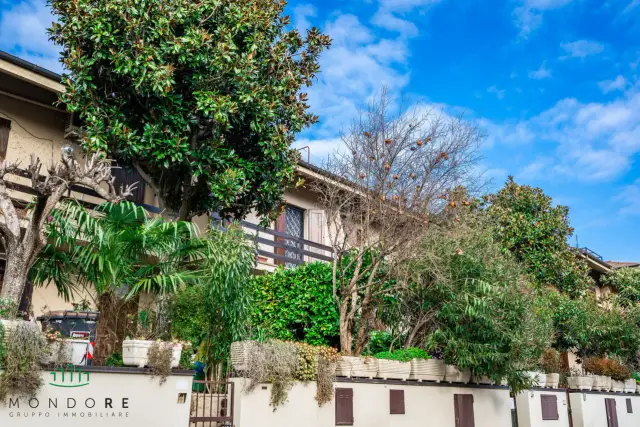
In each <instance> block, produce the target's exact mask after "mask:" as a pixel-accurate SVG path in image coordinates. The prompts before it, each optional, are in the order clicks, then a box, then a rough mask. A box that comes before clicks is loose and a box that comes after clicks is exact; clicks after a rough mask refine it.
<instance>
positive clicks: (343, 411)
mask: <svg viewBox="0 0 640 427" xmlns="http://www.w3.org/2000/svg"><path fill="white" fill-rule="evenodd" d="M336 425H337V426H352V425H353V389H352V388H337V389H336Z"/></svg>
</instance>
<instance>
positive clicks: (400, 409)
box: [389, 390, 404, 415]
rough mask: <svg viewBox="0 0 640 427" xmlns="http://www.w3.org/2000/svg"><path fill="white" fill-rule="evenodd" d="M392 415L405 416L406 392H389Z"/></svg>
mask: <svg viewBox="0 0 640 427" xmlns="http://www.w3.org/2000/svg"><path fill="white" fill-rule="evenodd" d="M389 407H390V412H389V413H390V414H391V415H404V390H389Z"/></svg>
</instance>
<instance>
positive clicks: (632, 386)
mask: <svg viewBox="0 0 640 427" xmlns="http://www.w3.org/2000/svg"><path fill="white" fill-rule="evenodd" d="M624 392H625V393H635V392H636V380H634V379H633V378H631V379H628V380H625V382H624Z"/></svg>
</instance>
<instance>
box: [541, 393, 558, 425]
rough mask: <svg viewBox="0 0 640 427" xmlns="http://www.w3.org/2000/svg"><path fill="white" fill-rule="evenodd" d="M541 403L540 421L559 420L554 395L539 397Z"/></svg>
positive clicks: (556, 398) (556, 399) (556, 401)
mask: <svg viewBox="0 0 640 427" xmlns="http://www.w3.org/2000/svg"><path fill="white" fill-rule="evenodd" d="M540 402H541V403H542V419H543V420H559V419H560V415H559V414H558V397H557V396H556V395H554V394H542V395H540Z"/></svg>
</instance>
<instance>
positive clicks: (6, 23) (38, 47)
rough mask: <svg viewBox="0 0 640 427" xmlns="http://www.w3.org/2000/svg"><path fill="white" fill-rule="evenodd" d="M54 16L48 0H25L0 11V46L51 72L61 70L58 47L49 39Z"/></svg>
mask: <svg viewBox="0 0 640 427" xmlns="http://www.w3.org/2000/svg"><path fill="white" fill-rule="evenodd" d="M53 21H55V18H54V17H53V15H52V14H51V12H50V11H49V8H48V6H47V5H46V2H45V1H38V0H24V1H22V2H20V3H16V4H14V5H12V6H10V7H7V6H4V7H3V9H2V10H1V11H0V49H2V50H5V51H8V52H11V53H13V54H16V55H18V56H20V57H21V58H23V59H25V60H27V61H30V62H33V63H35V64H37V65H40V66H41V67H44V68H47V69H49V70H51V71H56V72H59V71H61V70H62V64H60V62H58V57H59V51H60V50H59V48H58V47H56V46H55V45H54V44H53V43H51V42H50V41H49V36H48V35H47V31H46V30H47V28H49V27H51V23H52V22H53Z"/></svg>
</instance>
